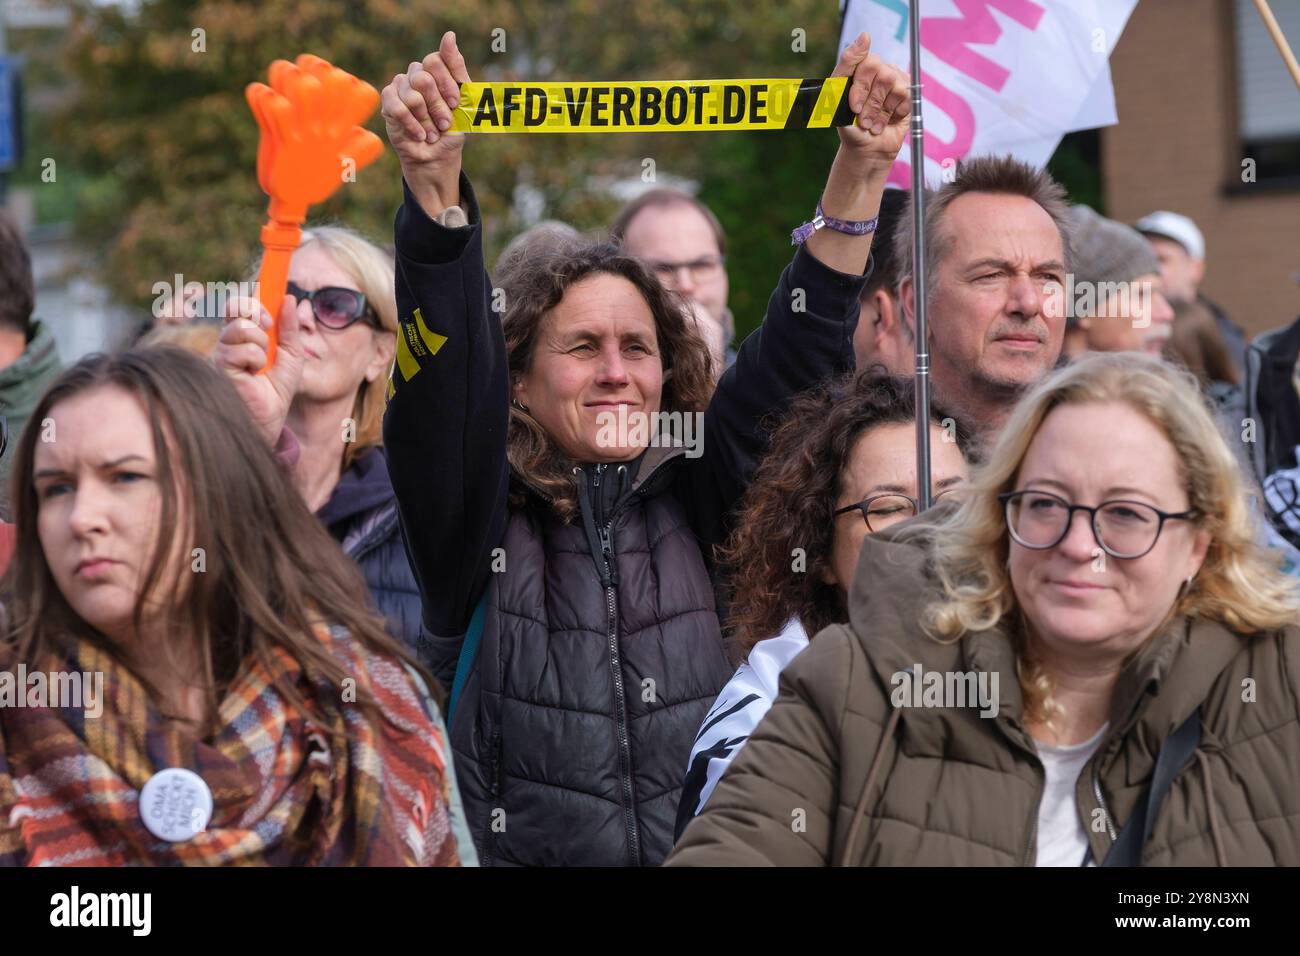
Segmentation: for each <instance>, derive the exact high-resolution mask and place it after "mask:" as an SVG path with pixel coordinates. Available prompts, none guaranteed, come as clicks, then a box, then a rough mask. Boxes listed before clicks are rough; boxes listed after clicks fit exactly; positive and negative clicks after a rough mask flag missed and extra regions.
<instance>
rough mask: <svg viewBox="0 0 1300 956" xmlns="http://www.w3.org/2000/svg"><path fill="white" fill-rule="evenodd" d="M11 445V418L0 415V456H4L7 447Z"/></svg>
mask: <svg viewBox="0 0 1300 956" xmlns="http://www.w3.org/2000/svg"><path fill="white" fill-rule="evenodd" d="M8 447H9V419H8V418H7V417H6V416H4V415H0V457H3V456H4V453H5V449H6V448H8Z"/></svg>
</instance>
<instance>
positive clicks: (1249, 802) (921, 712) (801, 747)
mask: <svg viewBox="0 0 1300 956" xmlns="http://www.w3.org/2000/svg"><path fill="white" fill-rule="evenodd" d="M855 581H856V583H855V586H854V589H853V593H852V595H851V598H850V624H849V625H848V626H844V625H835V626H833V627H830V628H827V629H826V630H824V631H822V632H821V633H819V634H818V635H817V636H816V637H815V638H814V640H813V642H812V644H811V645H810V646H809V648H808V650H806V651H805V652H803V653H802V654H801V655H800V656H799V657H797V658H796V659H795V660H794V661H793V662H792V663H791V664H790V665H789V666H788V667H787V668H786V670H785V672H784V673H783V674H782V675H781V691H780V696H779V698H778V699H777V701H776V702H775V704H774V705H773V706H772V709H771V710H770V711H769V712H768V715H767V717H766V718H765V719H764V720H763V722H762V723H761V724H760V725H759V727H758V729H757V730H756V731H755V733H754V734H753V736H752V737H751V738H750V740H749V742H748V744H747V745H746V746H745V748H744V750H742V751H741V753H740V756H739V757H737V758H736V761H735V762H734V763H733V764H732V766H731V768H730V769H729V771H728V772H727V774H726V776H724V777H723V779H722V781H721V783H720V784H719V785H718V788H717V790H715V791H714V794H713V796H712V797H711V798H710V799H709V802H708V804H707V805H706V806H705V808H704V810H703V812H702V813H701V814H700V815H699V816H698V817H697V818H696V819H695V820H694V821H693V822H692V823H691V824H690V826H689V827H687V829H686V831H685V833H684V834H683V835H682V839H681V841H680V842H679V843H678V845H677V847H676V849H675V850H674V852H673V854H672V856H671V857H670V858H669V860H668V864H669V865H679V866H684V865H705V866H726V865H747V864H749V865H761V864H775V865H788V866H793V865H799V866H824V865H842V864H852V865H860V866H891V865H892V866H905V865H919V866H927V865H929V866H936V865H938V866H942V865H1018V864H1019V865H1032V864H1033V863H1034V859H1035V852H1036V833H1035V831H1036V823H1037V814H1038V803H1039V799H1040V797H1041V794H1042V790H1043V782H1044V774H1043V769H1042V764H1041V763H1040V762H1039V759H1038V757H1037V752H1036V750H1035V747H1034V743H1033V741H1032V739H1031V738H1030V737H1029V735H1028V734H1027V733H1026V731H1025V729H1024V726H1023V724H1022V721H1021V717H1022V713H1023V704H1022V699H1021V693H1020V687H1019V683H1018V682H1017V680H1016V676H1015V674H1016V670H1015V654H1014V650H1013V645H1012V641H1011V638H1010V636H1009V634H1008V633H1006V632H1004V631H1003V630H1001V629H993V630H989V631H982V632H979V633H974V634H969V635H967V636H966V637H965V638H963V639H962V640H961V641H958V642H955V643H952V644H947V645H944V644H940V643H938V642H936V641H934V640H932V639H930V638H928V637H926V636H924V635H923V634H922V632H921V629H920V627H919V626H918V624H917V618H918V614H919V610H920V608H921V607H923V606H924V604H925V603H926V602H928V601H929V600H932V599H933V597H934V596H935V595H936V594H937V593H938V592H937V585H936V583H935V582H934V580H933V579H932V578H931V577H930V575H929V574H928V573H927V568H926V565H925V560H924V557H923V552H922V550H921V548H920V547H919V546H917V545H914V544H905V543H899V542H895V541H887V540H883V539H881V538H879V537H876V538H868V539H867V541H866V544H865V545H864V546H863V551H862V557H861V560H860V563H859V567H858V574H857V576H856V578H855ZM918 663H919V664H920V665H921V666H922V667H923V668H924V670H926V671H930V670H934V671H953V670H957V671H975V672H982V673H984V674H986V675H987V679H988V680H989V684H990V685H991V679H992V677H993V675H995V674H996V675H997V678H998V689H999V701H1000V706H999V707H998V710H997V714H996V716H994V717H990V718H988V719H982V718H981V717H980V716H979V713H980V711H979V709H978V708H976V707H967V708H956V707H950V708H936V707H901V708H895V707H893V706H892V704H891V700H890V697H891V693H892V692H893V690H894V688H895V686H896V685H895V684H894V683H892V682H891V678H892V676H893V675H894V674H896V673H897V672H899V671H903V670H910V669H912V668H913V667H914V665H916V664H918ZM1298 689H1300V629H1298V628H1297V627H1294V626H1288V627H1286V628H1285V629H1283V630H1281V631H1275V632H1270V633H1259V634H1252V635H1240V634H1234V633H1231V632H1230V631H1228V630H1227V629H1226V628H1225V627H1223V626H1222V625H1220V624H1217V623H1215V622H1212V621H1208V620H1188V619H1186V618H1176V619H1174V620H1173V622H1172V623H1171V624H1170V625H1169V626H1168V627H1167V628H1165V629H1164V630H1163V631H1162V632H1161V633H1160V634H1158V635H1157V636H1155V637H1154V638H1152V639H1151V640H1150V641H1148V642H1147V643H1146V645H1144V646H1143V648H1142V649H1141V650H1140V651H1138V652H1137V653H1136V654H1135V655H1134V657H1133V658H1132V659H1131V660H1130V661H1129V663H1128V664H1127V665H1126V667H1125V669H1124V670H1123V672H1122V673H1121V676H1120V678H1119V680H1118V682H1117V684H1116V687H1115V691H1114V696H1113V698H1112V704H1111V711H1110V725H1109V728H1108V730H1107V733H1106V736H1105V737H1104V738H1103V740H1102V742H1101V744H1100V745H1099V747H1098V749H1097V751H1096V753H1095V754H1094V755H1093V757H1092V758H1091V759H1090V760H1089V762H1088V764H1087V765H1086V766H1085V767H1084V768H1083V770H1082V772H1081V773H1080V775H1079V781H1078V784H1077V788H1076V797H1077V802H1078V812H1079V816H1080V819H1081V821H1082V823H1083V827H1084V832H1085V833H1086V834H1087V835H1088V838H1089V840H1090V842H1091V846H1092V854H1093V857H1094V858H1095V859H1097V860H1101V859H1104V858H1105V856H1106V853H1107V852H1108V851H1109V849H1110V846H1111V844H1112V843H1113V842H1114V840H1115V837H1116V834H1117V832H1118V831H1119V830H1120V829H1121V828H1122V826H1123V824H1124V823H1125V821H1127V820H1128V819H1129V817H1130V815H1131V814H1132V813H1133V811H1134V809H1135V807H1136V806H1137V803H1138V800H1139V799H1141V798H1142V797H1143V794H1144V791H1145V790H1146V787H1147V784H1148V782H1149V781H1150V778H1151V775H1152V771H1153V768H1154V766H1155V761H1156V757H1157V755H1158V753H1159V750H1160V746H1161V744H1162V743H1163V741H1164V740H1165V739H1166V738H1167V737H1168V736H1169V735H1170V734H1171V733H1172V732H1173V731H1174V730H1175V729H1177V728H1178V727H1179V726H1180V725H1181V724H1182V723H1183V722H1184V721H1185V720H1186V719H1187V718H1188V717H1189V716H1190V715H1192V714H1193V713H1194V712H1195V711H1196V709H1197V708H1198V707H1200V708H1201V709H1202V721H1203V723H1202V735H1201V742H1200V745H1199V747H1198V748H1197V751H1196V754H1195V756H1194V757H1193V758H1192V759H1191V760H1190V761H1188V763H1187V764H1186V765H1185V766H1184V767H1183V769H1182V770H1181V772H1179V773H1178V774H1177V776H1176V777H1175V778H1174V780H1173V783H1172V786H1171V788H1170V790H1169V793H1168V795H1167V796H1166V797H1165V800H1164V803H1163V805H1162V806H1161V808H1160V810H1159V812H1158V814H1157V816H1156V819H1155V822H1154V828H1153V830H1152V835H1151V839H1150V841H1149V842H1148V843H1147V844H1146V846H1145V847H1144V850H1143V853H1142V861H1143V864H1144V865H1150V866H1169V865H1174V866H1213V865H1215V864H1218V865H1233V866H1242V865H1270V864H1282V865H1288V866H1295V865H1297V864H1300V703H1298V702H1297V691H1298ZM873 764H875V765H876V766H875V768H874V773H873Z"/></svg>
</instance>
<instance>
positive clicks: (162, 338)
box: [137, 322, 221, 358]
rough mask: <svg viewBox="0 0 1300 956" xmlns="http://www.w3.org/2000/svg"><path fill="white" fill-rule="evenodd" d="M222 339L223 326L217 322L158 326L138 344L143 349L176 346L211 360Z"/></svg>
mask: <svg viewBox="0 0 1300 956" xmlns="http://www.w3.org/2000/svg"><path fill="white" fill-rule="evenodd" d="M219 338H221V326H219V325H217V324H216V323H215V322H188V323H186V324H185V325H156V326H154V327H153V328H152V329H150V330H149V331H148V333H147V334H145V335H144V336H143V337H142V338H141V339H140V341H139V342H138V343H137V344H138V345H139V346H140V347H141V348H145V347H147V346H150V345H175V346H177V347H178V348H182V349H185V351H187V352H193V353H194V354H195V355H201V356H202V357H203V358H211V357H212V352H213V350H214V349H216V347H217V340H218V339H219Z"/></svg>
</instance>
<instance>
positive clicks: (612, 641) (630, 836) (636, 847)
mask: <svg viewBox="0 0 1300 956" xmlns="http://www.w3.org/2000/svg"><path fill="white" fill-rule="evenodd" d="M604 473H605V466H604V465H597V466H596V469H595V474H593V475H592V479H591V496H592V498H594V499H595V501H593V502H592V504H593V505H594V506H595V507H594V509H593V510H595V511H596V513H597V514H598V515H600V517H601V518H603V517H604V515H603V511H604V509H603V507H601V506H602V504H603V502H602V500H601V495H600V479H601V476H602V475H603V474H604ZM616 510H617V507H616ZM616 516H617V515H611V516H610V520H609V521H607V522H605V523H603V524H601V525H600V526H599V527H598V528H597V531H596V534H597V537H598V538H599V540H600V559H601V563H602V565H603V567H604V571H605V573H604V574H603V575H601V583H602V584H603V585H604V586H605V614H606V617H605V623H606V638H607V640H608V647H609V666H610V668H611V670H612V671H613V676H614V724H615V728H616V730H617V733H618V775H619V780H620V782H621V783H622V786H623V827H624V834H625V836H626V838H627V852H628V862H629V863H630V864H631V865H632V866H638V865H639V864H640V862H641V835H640V831H639V829H638V827H637V822H636V809H635V798H634V794H633V788H632V744H631V741H630V740H629V738H628V732H627V693H626V688H625V687H624V686H623V659H622V654H621V653H620V652H619V642H618V562H617V560H616V559H615V557H614V536H613V533H612V528H613V525H614V518H615V517H616Z"/></svg>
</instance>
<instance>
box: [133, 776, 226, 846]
mask: <svg viewBox="0 0 1300 956" xmlns="http://www.w3.org/2000/svg"><path fill="white" fill-rule="evenodd" d="M140 819H141V820H143V821H144V825H145V827H147V828H148V830H149V832H150V833H152V834H153V835H154V836H156V837H158V838H159V839H160V840H169V841H171V842H172V843H184V842H185V841H186V840H192V839H194V837H195V836H196V835H197V834H199V833H202V832H203V831H204V830H206V829H207V827H208V821H209V820H211V819H212V791H211V790H209V789H208V785H207V784H206V783H204V782H203V778H202V777H200V776H199V775H198V774H197V773H195V772H194V771H193V770H186V769H184V768H183V767H170V768H168V769H167V770H159V771H158V772H157V773H156V774H154V775H153V776H152V777H150V778H149V781H148V783H146V784H145V785H144V789H143V790H141V791H140Z"/></svg>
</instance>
